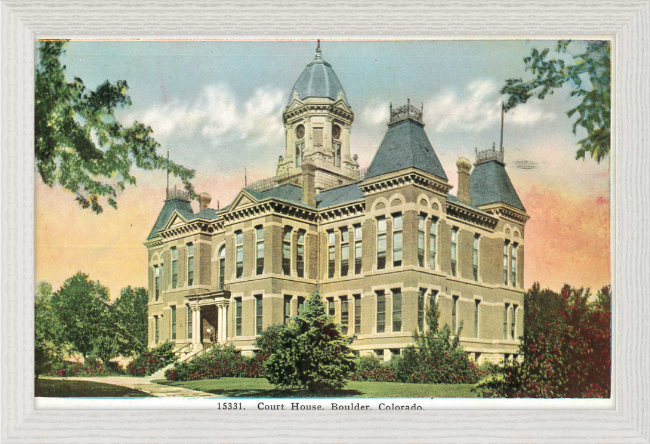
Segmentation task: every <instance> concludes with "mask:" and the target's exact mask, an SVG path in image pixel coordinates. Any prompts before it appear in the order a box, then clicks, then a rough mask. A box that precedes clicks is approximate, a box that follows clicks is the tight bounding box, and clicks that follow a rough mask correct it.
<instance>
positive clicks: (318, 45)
mask: <svg viewBox="0 0 650 444" xmlns="http://www.w3.org/2000/svg"><path fill="white" fill-rule="evenodd" d="M322 59H323V57H322V55H321V53H320V39H318V43H317V44H316V57H314V60H322Z"/></svg>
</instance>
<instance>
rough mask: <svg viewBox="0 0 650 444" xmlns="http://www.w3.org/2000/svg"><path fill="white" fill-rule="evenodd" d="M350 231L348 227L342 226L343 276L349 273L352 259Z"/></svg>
mask: <svg viewBox="0 0 650 444" xmlns="http://www.w3.org/2000/svg"><path fill="white" fill-rule="evenodd" d="M349 241H350V233H349V231H348V229H347V228H341V276H347V275H348V269H349V260H350V243H349Z"/></svg>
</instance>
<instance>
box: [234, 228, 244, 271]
mask: <svg viewBox="0 0 650 444" xmlns="http://www.w3.org/2000/svg"><path fill="white" fill-rule="evenodd" d="M235 263H236V275H235V276H236V277H237V278H240V277H242V276H243V275H244V233H243V232H242V231H241V230H237V231H235Z"/></svg>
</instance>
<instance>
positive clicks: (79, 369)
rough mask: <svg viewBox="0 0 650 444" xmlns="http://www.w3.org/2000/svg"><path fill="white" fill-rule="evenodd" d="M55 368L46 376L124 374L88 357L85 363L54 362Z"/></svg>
mask: <svg viewBox="0 0 650 444" xmlns="http://www.w3.org/2000/svg"><path fill="white" fill-rule="evenodd" d="M53 367H54V368H53V369H52V370H53V371H51V372H50V373H47V374H46V376H114V375H122V374H123V372H121V371H119V369H110V368H106V367H105V366H104V365H103V364H102V363H101V362H99V361H97V360H93V359H86V362H85V363H83V364H82V363H81V362H69V361H62V362H59V363H58V364H54V366H53Z"/></svg>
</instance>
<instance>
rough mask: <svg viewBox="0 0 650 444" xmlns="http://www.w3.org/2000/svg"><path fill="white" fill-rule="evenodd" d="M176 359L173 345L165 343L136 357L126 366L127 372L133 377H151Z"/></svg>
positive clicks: (168, 342)
mask: <svg viewBox="0 0 650 444" xmlns="http://www.w3.org/2000/svg"><path fill="white" fill-rule="evenodd" d="M177 359H178V356H176V355H175V354H174V343H173V342H170V341H167V342H163V343H162V344H160V345H159V346H157V347H155V348H152V349H150V350H148V351H146V352H144V353H141V354H139V355H138V356H136V358H135V359H134V360H133V361H132V362H131V363H129V365H128V366H127V371H128V372H129V373H130V374H131V375H133V376H145V375H151V374H152V373H155V372H157V371H158V370H160V369H161V368H163V367H165V366H167V365H169V364H171V363H172V362H175V361H176V360H177Z"/></svg>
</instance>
